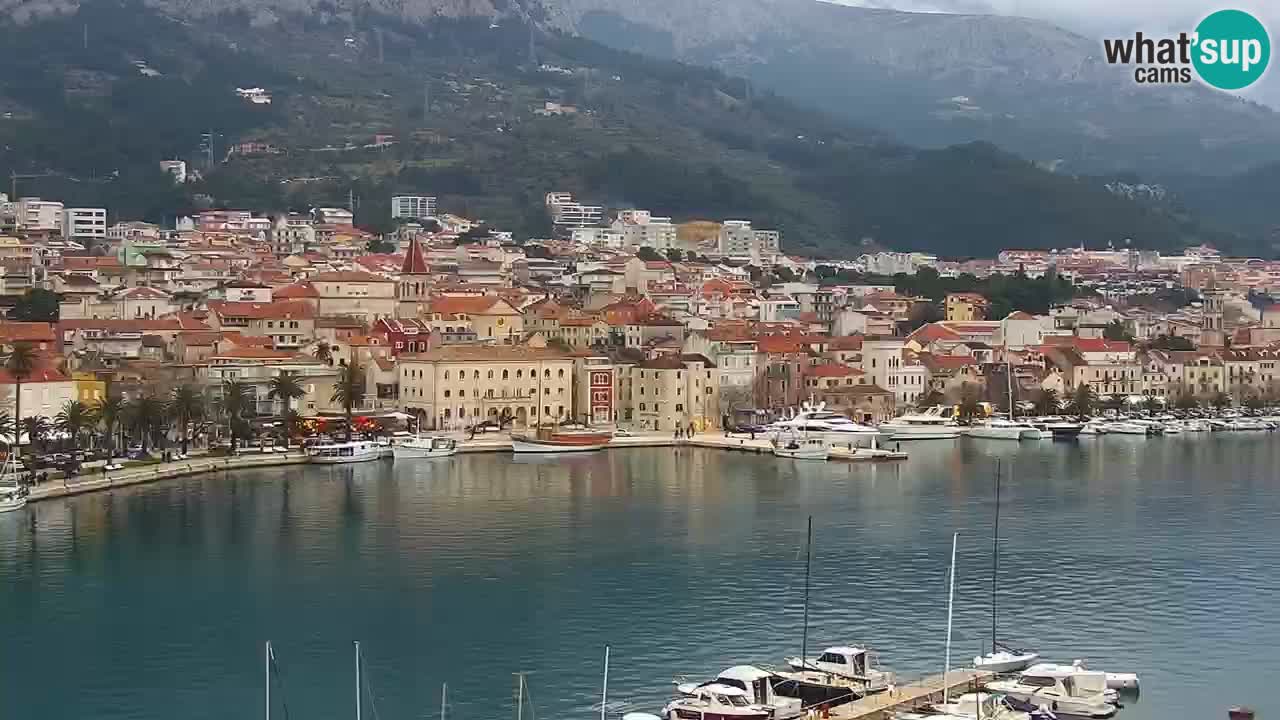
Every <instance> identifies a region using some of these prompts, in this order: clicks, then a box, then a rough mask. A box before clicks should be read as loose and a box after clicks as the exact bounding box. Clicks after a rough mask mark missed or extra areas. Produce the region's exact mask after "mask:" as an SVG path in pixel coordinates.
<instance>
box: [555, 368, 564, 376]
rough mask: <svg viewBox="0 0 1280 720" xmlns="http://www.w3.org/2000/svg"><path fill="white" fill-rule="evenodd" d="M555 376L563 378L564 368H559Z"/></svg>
mask: <svg viewBox="0 0 1280 720" xmlns="http://www.w3.org/2000/svg"><path fill="white" fill-rule="evenodd" d="M556 377H558V378H564V368H560V370H559V371H558V372H556Z"/></svg>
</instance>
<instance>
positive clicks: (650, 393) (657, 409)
mask: <svg viewBox="0 0 1280 720" xmlns="http://www.w3.org/2000/svg"><path fill="white" fill-rule="evenodd" d="M715 370H716V367H715V363H713V362H711V360H710V359H709V358H707V357H706V356H703V355H679V354H677V355H672V356H663V357H657V358H652V359H649V360H645V361H643V362H640V363H638V364H636V365H635V367H633V368H632V369H631V402H632V405H633V408H632V413H631V418H632V419H633V420H634V421H635V422H636V423H637V424H638V425H639V426H640V428H641V429H645V430H660V431H663V432H674V431H675V430H676V429H687V428H689V427H690V426H692V427H693V428H694V429H695V430H696V431H703V430H706V429H708V428H711V427H714V426H716V425H718V424H719V423H720V402H719V398H720V396H719V382H718V380H719V376H718V375H717V373H716V372H715Z"/></svg>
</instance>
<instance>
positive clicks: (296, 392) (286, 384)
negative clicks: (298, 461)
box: [267, 370, 307, 447]
mask: <svg viewBox="0 0 1280 720" xmlns="http://www.w3.org/2000/svg"><path fill="white" fill-rule="evenodd" d="M268 387H269V388H270V390H268V392H267V397H268V398H270V399H272V400H275V399H277V398H279V399H280V400H283V401H284V415H286V416H287V415H288V414H289V413H291V412H293V401H294V400H297V399H298V398H300V397H302V396H303V395H306V394H307V391H306V390H304V389H303V387H302V384H301V383H299V382H298V376H297V375H296V374H294V373H291V372H286V371H283V370H281V371H280V372H279V373H277V374H276V376H275V377H273V378H271V383H270V384H269V386H268ZM284 446H285V447H289V433H287V432H286V433H285V435H284Z"/></svg>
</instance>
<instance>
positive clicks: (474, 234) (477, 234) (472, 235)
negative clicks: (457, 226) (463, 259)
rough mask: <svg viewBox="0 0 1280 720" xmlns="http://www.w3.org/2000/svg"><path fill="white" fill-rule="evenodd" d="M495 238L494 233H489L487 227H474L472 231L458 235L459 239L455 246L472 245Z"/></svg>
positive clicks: (465, 231)
mask: <svg viewBox="0 0 1280 720" xmlns="http://www.w3.org/2000/svg"><path fill="white" fill-rule="evenodd" d="M491 237H493V233H492V232H490V231H489V228H488V226H486V225H473V226H472V227H471V228H470V229H468V230H464V231H463V232H461V233H459V234H458V239H457V240H456V241H454V244H455V245H470V244H471V243H477V242H480V241H482V240H488V239H489V238H491Z"/></svg>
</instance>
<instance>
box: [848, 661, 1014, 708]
mask: <svg viewBox="0 0 1280 720" xmlns="http://www.w3.org/2000/svg"><path fill="white" fill-rule="evenodd" d="M943 677H944V676H943V675H941V674H938V675H931V676H929V677H926V678H924V679H922V680H918V681H916V682H913V683H908V684H906V685H900V686H898V687H895V688H894V689H893V694H889V693H888V692H881V693H876V694H875V695H868V696H866V697H864V698H862V699H861V700H855V701H854V702H851V703H847V704H844V705H839V706H836V707H833V708H831V711H830V716H831V718H832V720H884V719H885V718H888V717H890V713H893V712H895V711H909V710H912V709H914V708H917V707H919V706H921V705H924V704H926V703H931V702H941V701H942V692H943V690H944V689H949V690H950V691H951V693H952V695H960V694H962V693H966V692H973V691H974V690H976V689H977V688H978V687H980V686H981V685H982V683H985V682H986V681H988V680H991V679H992V678H993V677H995V676H994V675H993V674H992V673H990V672H987V671H986V670H974V669H972V668H962V669H957V670H952V671H951V672H950V673H947V675H946V676H945V677H946V681H945V682H944V681H943Z"/></svg>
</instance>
